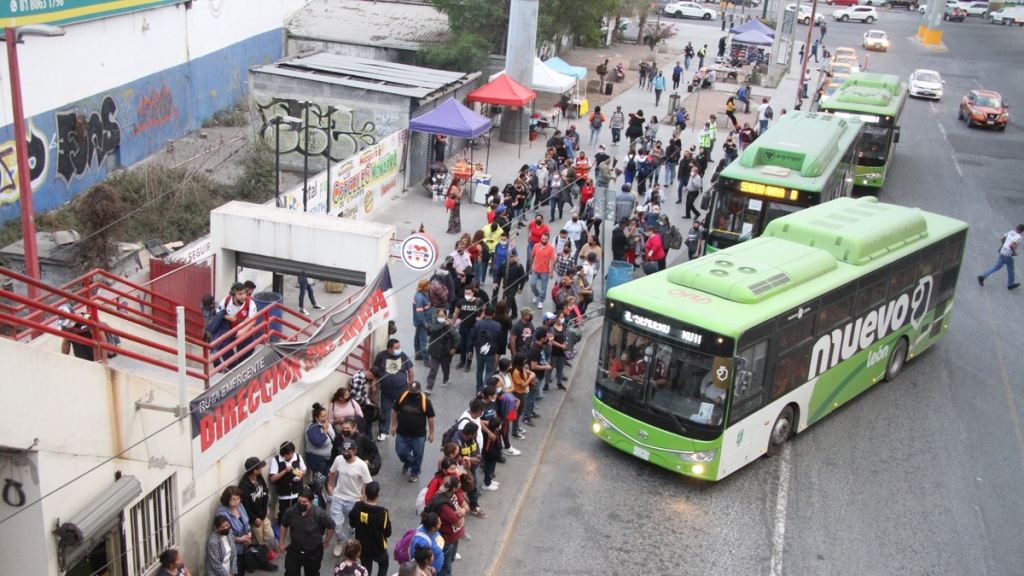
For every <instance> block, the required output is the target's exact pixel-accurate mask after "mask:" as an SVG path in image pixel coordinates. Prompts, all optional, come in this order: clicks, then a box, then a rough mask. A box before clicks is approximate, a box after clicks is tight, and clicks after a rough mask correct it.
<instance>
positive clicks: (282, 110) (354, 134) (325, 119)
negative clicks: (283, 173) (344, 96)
mask: <svg viewBox="0 0 1024 576" xmlns="http://www.w3.org/2000/svg"><path fill="white" fill-rule="evenodd" d="M307 106H308V107H309V111H308V112H309V116H308V117H309V142H308V143H307V142H306V141H305V139H304V138H305V133H306V130H305V128H306V126H305V122H306V117H307V116H306V112H307V110H306V108H307ZM256 108H257V111H258V112H259V115H260V120H261V123H262V125H261V127H260V137H261V138H263V140H264V141H265V142H267V143H268V144H270V145H271V146H273V145H274V142H275V139H276V138H277V134H276V133H275V131H276V130H277V127H276V126H275V125H274V124H272V123H271V122H270V120H271V119H272V118H274V117H275V116H291V117H293V118H298V119H300V120H302V125H299V126H290V125H288V124H286V123H281V126H280V131H281V134H280V140H281V143H280V147H279V148H278V153H279V154H289V153H293V152H294V153H298V154H302V155H308V156H311V157H314V156H316V157H319V156H322V157H324V158H327V154H328V150H329V151H330V155H331V158H330V159H331V161H332V162H338V161H340V160H342V159H344V158H348V157H349V156H351V155H353V154H355V153H357V152H359V151H361V150H364V149H366V148H368V147H370V146H373V145H374V144H376V143H377V138H378V133H377V125H376V124H375V123H374V122H373V121H372V120H365V119H363V118H359V117H358V116H359V114H358V113H357V112H356V111H354V110H352V109H350V108H346V107H341V106H338V107H327V106H321V105H319V104H317V103H315V102H309V103H306V102H300V101H298V100H293V99H286V98H273V99H269V100H262V101H261V100H259V99H257V100H256ZM328 139H329V140H328Z"/></svg>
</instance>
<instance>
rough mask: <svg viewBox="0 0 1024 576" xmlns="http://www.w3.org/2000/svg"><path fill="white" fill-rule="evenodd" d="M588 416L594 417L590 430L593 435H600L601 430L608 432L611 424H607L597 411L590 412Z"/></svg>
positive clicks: (605, 419)
mask: <svg viewBox="0 0 1024 576" xmlns="http://www.w3.org/2000/svg"><path fill="white" fill-rule="evenodd" d="M590 414H591V416H593V417H594V424H593V425H592V426H591V428H592V429H593V431H594V434H600V433H601V430H602V429H604V430H608V429H609V428H611V427H612V423H611V422H609V421H608V419H607V418H605V417H604V416H602V415H601V413H600V412H598V411H597V410H591V411H590Z"/></svg>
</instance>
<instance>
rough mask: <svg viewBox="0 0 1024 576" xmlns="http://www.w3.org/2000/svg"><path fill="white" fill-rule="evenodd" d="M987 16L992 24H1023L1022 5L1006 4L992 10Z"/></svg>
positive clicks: (1023, 12)
mask: <svg viewBox="0 0 1024 576" xmlns="http://www.w3.org/2000/svg"><path fill="white" fill-rule="evenodd" d="M988 18H989V21H991V22H992V23H993V24H1002V25H1003V26H1010V25H1012V24H1016V25H1017V26H1024V6H1007V7H1005V8H1003V9H1002V10H1000V11H998V12H992V13H991V14H989V15H988Z"/></svg>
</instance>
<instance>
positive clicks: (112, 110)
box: [56, 96, 121, 186]
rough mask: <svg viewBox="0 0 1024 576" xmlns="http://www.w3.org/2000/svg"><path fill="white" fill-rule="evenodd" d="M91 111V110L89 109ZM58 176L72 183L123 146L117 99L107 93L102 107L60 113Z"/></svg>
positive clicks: (58, 126)
mask: <svg viewBox="0 0 1024 576" xmlns="http://www.w3.org/2000/svg"><path fill="white" fill-rule="evenodd" d="M86 112H87V110H86ZM56 118H57V176H58V177H59V178H60V179H61V180H64V183H65V184H66V185H68V186H71V180H72V179H73V178H81V177H82V176H83V175H84V174H85V173H86V171H87V170H88V169H89V167H90V166H92V165H93V162H95V164H96V167H97V168H98V167H100V166H102V165H103V162H104V160H106V159H107V157H108V156H110V155H111V154H113V153H114V152H116V151H117V149H118V147H120V146H121V124H120V122H119V121H118V119H117V102H115V101H114V99H113V98H112V97H111V96H104V97H103V101H102V102H101V103H100V109H99V110H93V111H92V113H91V114H88V115H86V114H84V113H82V112H81V111H79V110H77V109H72V110H65V111H62V112H57V115H56Z"/></svg>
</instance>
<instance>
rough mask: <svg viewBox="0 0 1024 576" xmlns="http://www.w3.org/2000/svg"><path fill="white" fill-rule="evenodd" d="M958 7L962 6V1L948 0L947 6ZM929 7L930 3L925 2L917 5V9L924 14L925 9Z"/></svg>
mask: <svg viewBox="0 0 1024 576" xmlns="http://www.w3.org/2000/svg"><path fill="white" fill-rule="evenodd" d="M950 7H956V8H960V2H959V1H958V0H946V8H950ZM927 8H928V3H927V2H924V3H922V4H921V5H920V6H918V7H917V11H918V12H920V13H921V14H924V11H925V10H926V9H927Z"/></svg>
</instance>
